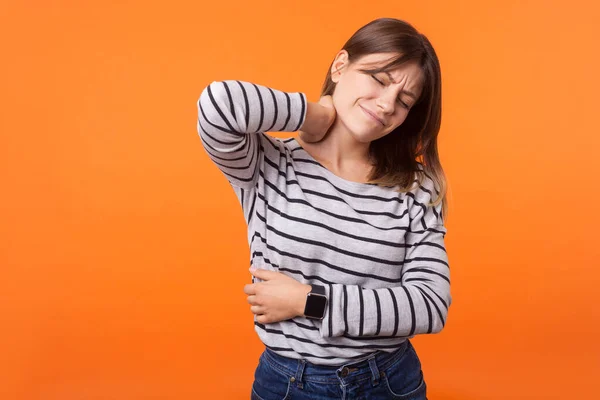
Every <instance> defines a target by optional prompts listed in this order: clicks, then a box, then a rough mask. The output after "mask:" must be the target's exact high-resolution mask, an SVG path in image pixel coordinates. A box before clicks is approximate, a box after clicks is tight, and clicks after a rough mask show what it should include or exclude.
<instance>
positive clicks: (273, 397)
mask: <svg viewBox="0 0 600 400" xmlns="http://www.w3.org/2000/svg"><path fill="white" fill-rule="evenodd" d="M292 376H293V375H290V374H288V373H286V372H285V371H283V370H282V369H280V368H277V366H275V365H272V364H271V363H270V362H269V361H267V360H265V358H264V356H261V357H260V360H259V362H258V366H257V367H256V371H255V372H254V383H253V384H252V396H251V399H252V400H287V399H289V398H290V395H291V388H292V381H291V378H292Z"/></svg>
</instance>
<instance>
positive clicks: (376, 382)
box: [369, 357, 380, 386]
mask: <svg viewBox="0 0 600 400" xmlns="http://www.w3.org/2000/svg"><path fill="white" fill-rule="evenodd" d="M369 368H371V374H373V376H372V377H371V384H372V385H373V386H377V385H379V377H380V376H379V368H377V362H376V361H375V357H371V358H369Z"/></svg>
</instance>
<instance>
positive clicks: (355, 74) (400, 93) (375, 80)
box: [331, 50, 423, 143]
mask: <svg viewBox="0 0 600 400" xmlns="http://www.w3.org/2000/svg"><path fill="white" fill-rule="evenodd" d="M394 56H397V54H392V53H377V54H370V55H367V56H364V57H362V58H360V59H358V60H356V61H354V62H353V63H351V64H350V63H349V62H348V53H347V52H346V51H345V50H342V51H340V52H339V53H338V55H337V56H336V58H335V60H334V62H333V65H332V68H331V79H332V80H333V82H335V83H336V87H335V90H334V93H333V95H332V97H333V104H334V107H335V109H336V112H337V119H338V120H339V121H338V123H340V124H342V125H344V126H345V128H346V129H347V130H348V132H349V133H350V134H351V135H353V136H354V138H355V139H356V140H357V141H358V142H361V143H368V142H371V141H373V140H376V139H379V138H381V137H383V136H385V135H387V134H388V133H390V132H392V131H393V130H394V129H396V128H397V127H398V126H399V125H400V124H402V122H404V120H405V119H406V117H407V115H408V112H409V110H410V109H411V108H412V106H413V105H414V104H415V103H416V101H417V99H418V98H419V96H420V95H421V90H422V81H423V72H422V70H421V68H420V67H419V65H418V64H417V63H416V62H413V61H410V62H406V63H404V64H402V65H401V66H399V67H398V68H397V69H395V70H392V71H389V72H380V73H377V74H373V75H371V74H367V73H364V72H360V71H359V69H363V68H364V69H374V68H376V67H381V66H383V65H385V64H386V63H387V61H390V60H391V58H392V57H394Z"/></svg>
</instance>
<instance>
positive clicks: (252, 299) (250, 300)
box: [247, 295, 258, 306]
mask: <svg viewBox="0 0 600 400" xmlns="http://www.w3.org/2000/svg"><path fill="white" fill-rule="evenodd" d="M247 300H248V304H252V305H253V306H256V305H258V303H257V302H256V296H255V295H250V296H248V299H247Z"/></svg>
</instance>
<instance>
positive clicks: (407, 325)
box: [197, 80, 451, 365]
mask: <svg viewBox="0 0 600 400" xmlns="http://www.w3.org/2000/svg"><path fill="white" fill-rule="evenodd" d="M197 106H198V121H197V129H198V133H199V136H200V138H201V142H202V144H203V147H204V149H205V150H206V152H207V154H208V156H209V157H210V159H211V160H212V161H213V162H214V164H215V165H216V166H217V167H218V168H219V169H220V170H221V171H222V172H223V174H224V176H225V177H226V178H227V180H228V181H229V183H230V184H231V186H232V187H233V189H234V191H235V194H236V195H237V198H238V200H239V202H240V204H241V206H242V209H243V214H244V218H245V221H246V224H247V227H248V243H249V247H250V263H251V264H252V265H253V266H254V267H257V268H262V269H268V270H275V271H279V272H281V273H283V274H286V275H289V276H290V277H293V278H294V279H296V280H298V281H299V282H302V283H306V284H318V285H322V286H324V287H325V289H326V293H327V297H328V305H327V310H326V312H325V317H324V319H323V320H313V319H307V318H304V317H297V318H293V319H290V320H286V321H281V322H277V323H272V324H260V323H258V322H257V321H256V318H255V320H254V326H255V330H256V332H257V334H258V336H259V337H260V339H261V340H262V342H263V343H264V344H265V345H266V346H267V347H269V348H270V349H271V350H273V351H275V352H276V353H278V354H281V355H283V356H286V357H290V358H304V359H306V360H307V361H309V362H312V363H315V364H320V365H341V364H344V363H349V362H354V361H362V360H364V359H366V358H368V357H369V356H370V355H371V354H373V353H374V352H376V351H385V352H392V351H394V350H396V349H397V348H398V347H399V346H400V345H401V343H402V342H403V341H405V340H407V339H409V338H412V337H414V336H415V335H418V334H426V333H437V332H439V331H440V330H441V329H442V328H443V327H444V325H445V323H446V317H447V313H448V307H449V306H450V303H451V295H450V273H449V265H448V257H447V253H446V249H445V246H444V236H445V234H446V229H445V227H444V224H443V219H442V215H441V204H440V205H437V206H432V205H430V204H429V203H430V201H431V200H432V196H434V194H435V193H436V191H437V190H436V185H435V184H434V182H433V180H431V179H430V178H429V177H426V179H424V180H423V181H422V182H421V183H420V184H419V185H416V186H415V187H414V189H412V190H410V191H408V192H399V191H398V190H395V189H397V188H389V187H383V186H380V185H376V184H370V183H358V182H352V181H349V180H346V179H343V178H341V177H339V176H337V175H335V174H334V173H332V172H331V171H329V170H328V169H327V168H325V167H324V166H323V165H322V164H320V163H319V162H318V161H316V160H315V159H314V158H313V157H312V156H311V155H310V154H309V153H308V152H306V151H305V150H304V149H303V148H302V147H301V145H300V144H299V143H298V141H296V139H294V138H293V137H290V138H288V139H279V138H275V137H272V136H270V135H268V134H266V132H295V131H297V130H299V129H300V127H301V126H302V124H303V122H304V120H305V118H306V110H307V100H306V96H305V94H304V93H288V92H283V91H279V90H275V89H272V88H268V87H265V86H261V85H258V84H253V83H250V82H243V81H235V80H226V81H215V82H212V83H211V84H210V85H208V86H207V87H206V88H205V89H204V90H203V91H202V93H201V95H200V98H199V100H198V103H197Z"/></svg>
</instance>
